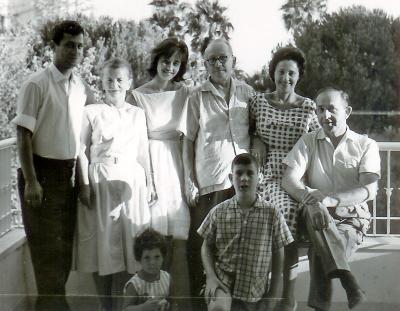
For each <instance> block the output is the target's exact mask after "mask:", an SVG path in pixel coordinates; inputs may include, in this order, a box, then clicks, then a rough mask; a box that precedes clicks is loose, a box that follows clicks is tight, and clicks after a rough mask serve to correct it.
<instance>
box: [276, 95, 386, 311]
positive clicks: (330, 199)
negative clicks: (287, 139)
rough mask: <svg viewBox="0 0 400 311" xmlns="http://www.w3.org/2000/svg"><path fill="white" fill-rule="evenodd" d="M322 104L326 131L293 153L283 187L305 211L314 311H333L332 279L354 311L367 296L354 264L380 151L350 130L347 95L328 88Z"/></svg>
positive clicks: (319, 106) (306, 137) (364, 229)
mask: <svg viewBox="0 0 400 311" xmlns="http://www.w3.org/2000/svg"><path fill="white" fill-rule="evenodd" d="M316 103H317V115H318V120H319V122H320V124H321V126H322V128H321V129H318V130H316V131H314V132H311V133H308V134H305V135H303V136H302V137H301V138H300V139H299V141H298V142H297V143H296V145H295V146H294V147H293V149H292V150H291V151H290V152H289V154H288V155H287V157H286V158H285V160H284V163H285V164H286V165H287V169H286V172H285V175H284V178H283V180H282V186H283V187H284V188H285V190H286V191H287V192H288V193H289V194H290V195H291V196H292V197H293V198H295V199H296V200H297V201H299V202H300V204H299V207H303V210H302V221H303V224H304V226H305V227H306V232H307V236H308V237H309V239H310V241H311V243H312V247H311V249H310V253H309V259H310V274H311V283H310V294H309V299H308V305H309V306H310V307H312V308H314V309H315V310H324V311H325V310H329V309H330V304H331V298H332V279H333V278H339V279H340V281H341V284H342V286H343V288H344V289H345V290H346V294H347V298H348V305H349V307H350V309H352V308H354V307H355V306H357V305H359V304H360V303H361V302H363V301H364V300H365V294H364V292H363V291H362V290H361V289H360V286H359V284H358V282H357V280H356V278H355V276H354V275H353V274H352V273H351V271H350V266H349V263H348V259H349V257H350V256H351V255H352V254H354V252H355V251H356V249H357V248H358V246H359V245H360V244H361V242H362V240H363V236H364V235H365V234H366V233H367V230H368V228H369V223H370V218H371V215H370V213H369V210H368V205H367V201H369V200H372V199H373V198H374V197H375V195H376V191H377V180H378V179H379V178H380V157H379V148H378V146H377V144H376V142H375V141H374V140H372V139H370V138H368V137H367V136H364V135H360V134H357V133H355V132H353V131H352V130H350V129H349V127H348V126H347V123H346V120H347V118H348V117H349V115H350V113H351V107H350V106H349V100H348V95H347V94H346V93H345V92H343V91H341V90H338V89H335V88H331V87H329V88H325V89H323V90H321V91H320V92H319V93H318V95H317V98H316Z"/></svg>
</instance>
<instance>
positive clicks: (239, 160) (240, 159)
mask: <svg viewBox="0 0 400 311" xmlns="http://www.w3.org/2000/svg"><path fill="white" fill-rule="evenodd" d="M239 164H241V165H250V164H254V166H255V167H256V169H257V170H258V162H257V159H256V158H255V157H254V156H253V155H251V154H250V153H241V154H238V155H237V156H236V157H235V158H234V159H233V161H232V166H231V170H232V171H233V168H234V166H235V165H239Z"/></svg>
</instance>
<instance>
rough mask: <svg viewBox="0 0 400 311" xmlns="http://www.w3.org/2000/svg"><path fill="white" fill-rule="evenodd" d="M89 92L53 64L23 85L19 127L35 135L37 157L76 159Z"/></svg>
mask: <svg viewBox="0 0 400 311" xmlns="http://www.w3.org/2000/svg"><path fill="white" fill-rule="evenodd" d="M87 98H88V91H87V88H86V87H85V85H84V83H83V81H82V80H81V79H80V78H79V77H78V76H76V75H75V74H72V75H71V78H70V79H69V80H68V78H67V77H66V76H65V75H63V74H62V73H61V72H60V71H59V70H58V69H57V68H56V67H55V66H54V64H51V65H50V66H49V67H48V68H45V69H44V70H42V71H40V72H37V73H34V74H33V75H32V76H30V77H29V79H28V80H27V81H26V82H25V83H24V84H23V85H22V88H21V90H20V93H19V96H18V101H17V116H16V117H15V118H14V119H13V120H12V122H13V123H14V124H16V125H19V126H21V127H24V128H26V129H28V130H29V131H31V132H32V149H33V150H32V151H33V153H34V154H37V155H39V156H42V157H45V158H51V159H59V160H65V159H73V158H76V156H77V155H78V152H79V145H80V131H81V124H82V115H83V107H84V106H85V103H86V101H87Z"/></svg>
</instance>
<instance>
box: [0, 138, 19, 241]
mask: <svg viewBox="0 0 400 311" xmlns="http://www.w3.org/2000/svg"><path fill="white" fill-rule="evenodd" d="M15 143H16V139H15V138H9V139H5V140H2V141H0V236H3V235H4V234H6V233H7V232H9V231H10V230H11V229H12V228H13V227H14V226H15V225H17V224H16V223H14V221H13V220H14V216H16V215H15V214H16V211H15V209H12V204H11V197H12V192H13V189H12V172H11V166H12V165H11V161H12V158H13V156H14V155H15ZM13 151H14V152H13Z"/></svg>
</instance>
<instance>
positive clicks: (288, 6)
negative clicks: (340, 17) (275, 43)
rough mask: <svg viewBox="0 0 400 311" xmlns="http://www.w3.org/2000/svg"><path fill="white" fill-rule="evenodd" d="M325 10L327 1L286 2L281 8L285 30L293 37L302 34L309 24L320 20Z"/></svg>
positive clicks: (290, 0) (289, 0) (295, 0)
mask: <svg viewBox="0 0 400 311" xmlns="http://www.w3.org/2000/svg"><path fill="white" fill-rule="evenodd" d="M326 9H327V0H287V2H286V3H285V4H284V5H282V6H281V11H283V14H282V17H283V21H284V22H285V26H286V29H287V30H288V31H289V32H291V33H292V34H293V35H296V34H300V33H302V32H303V30H304V27H305V25H307V24H309V23H310V22H315V21H318V20H320V19H321V18H322V17H323V16H324V15H325V13H326Z"/></svg>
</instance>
